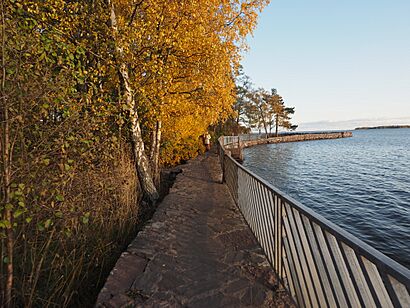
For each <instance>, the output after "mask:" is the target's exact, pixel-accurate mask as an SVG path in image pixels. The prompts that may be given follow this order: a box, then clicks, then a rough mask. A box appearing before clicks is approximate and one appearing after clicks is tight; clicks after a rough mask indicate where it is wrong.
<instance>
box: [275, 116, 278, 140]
mask: <svg viewBox="0 0 410 308" xmlns="http://www.w3.org/2000/svg"><path fill="white" fill-rule="evenodd" d="M278 129H279V115H276V120H275V135H276V137H277V136H278Z"/></svg>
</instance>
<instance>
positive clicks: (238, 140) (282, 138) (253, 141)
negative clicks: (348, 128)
mask: <svg viewBox="0 0 410 308" xmlns="http://www.w3.org/2000/svg"><path fill="white" fill-rule="evenodd" d="M352 136H353V134H352V132H324V133H294V134H283V135H279V136H278V137H269V135H268V137H267V138H266V137H261V136H259V135H241V136H239V137H238V136H225V138H226V140H227V142H228V144H227V145H226V146H225V150H226V151H228V152H229V155H231V156H232V157H233V158H235V159H236V160H237V161H239V162H242V161H243V153H242V149H244V148H249V147H252V146H255V145H260V144H271V143H285V142H298V141H310V140H324V139H338V138H348V137H352Z"/></svg>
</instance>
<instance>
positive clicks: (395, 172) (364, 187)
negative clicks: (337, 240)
mask: <svg viewBox="0 0 410 308" xmlns="http://www.w3.org/2000/svg"><path fill="white" fill-rule="evenodd" d="M244 158H245V159H244V162H243V165H244V166H245V167H246V168H248V169H250V170H251V171H253V172H255V173H256V174H257V175H259V176H261V177H262V178H264V179H265V180H267V181H268V182H270V183H271V184H273V185H274V186H275V187H277V188H279V189H280V190H282V191H283V192H285V193H287V194H289V195H290V196H292V197H293V198H294V199H296V200H298V201H300V202H301V203H302V204H304V205H306V206H307V207H309V208H311V209H313V210H314V211H315V212H317V213H319V214H321V215H322V216H324V217H325V218H327V219H328V220H330V221H332V222H333V223H335V224H337V225H339V226H340V227H342V228H343V229H345V230H346V231H348V232H350V233H352V234H353V235H355V236H357V237H358V238H360V239H361V240H363V241H364V242H366V243H368V244H370V245H371V246H372V247H374V248H376V249H378V250H379V251H381V252H383V253H384V254H386V255H387V256H389V257H391V258H392V259H394V260H396V261H397V262H399V263H401V264H402V265H404V266H406V267H407V268H410V129H408V128H403V129H374V130H358V131H353V137H351V138H344V139H332V140H317V141H305V142H295V143H281V144H269V145H259V146H254V147H251V148H247V149H245V150H244Z"/></svg>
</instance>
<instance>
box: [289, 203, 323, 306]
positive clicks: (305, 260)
mask: <svg viewBox="0 0 410 308" xmlns="http://www.w3.org/2000/svg"><path fill="white" fill-rule="evenodd" d="M289 211H291V212H292V222H293V226H294V229H296V233H297V236H295V238H296V240H297V241H296V243H295V244H296V245H298V244H299V246H300V248H301V249H300V250H301V251H302V253H301V256H299V260H302V266H305V268H307V273H306V275H305V279H306V282H308V279H310V281H309V284H311V285H312V289H313V294H312V295H311V297H310V298H311V301H312V305H313V307H317V305H318V295H317V290H316V287H315V283H314V279H313V275H312V271H311V268H310V266H309V261H308V258H307V255H306V251H305V247H304V245H303V242H302V233H301V232H300V230H299V227H298V224H297V221H296V214H295V212H296V213H297V214H299V212H298V211H297V210H296V209H294V208H292V206H291V205H289ZM292 222H291V224H292ZM303 272H304V273H305V271H303ZM309 289H310V288H308V290H309ZM310 293H311V292H309V294H310Z"/></svg>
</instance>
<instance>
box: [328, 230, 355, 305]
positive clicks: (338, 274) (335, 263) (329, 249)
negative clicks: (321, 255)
mask: <svg viewBox="0 0 410 308" xmlns="http://www.w3.org/2000/svg"><path fill="white" fill-rule="evenodd" d="M323 237H324V239H325V243H326V245H327V250H328V251H329V255H330V257H331V258H332V263H333V266H334V269H335V271H336V274H337V277H338V278H339V283H340V286H341V289H342V291H343V294H344V296H345V299H346V302H347V305H348V306H349V307H352V303H351V302H350V297H349V296H348V294H347V291H346V286H345V284H344V281H343V279H342V277H341V275H340V271H339V266H337V262H336V260H335V256H334V255H333V250H332V249H331V247H330V244H329V240H328V238H327V236H326V231H325V233H324V236H323Z"/></svg>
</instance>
